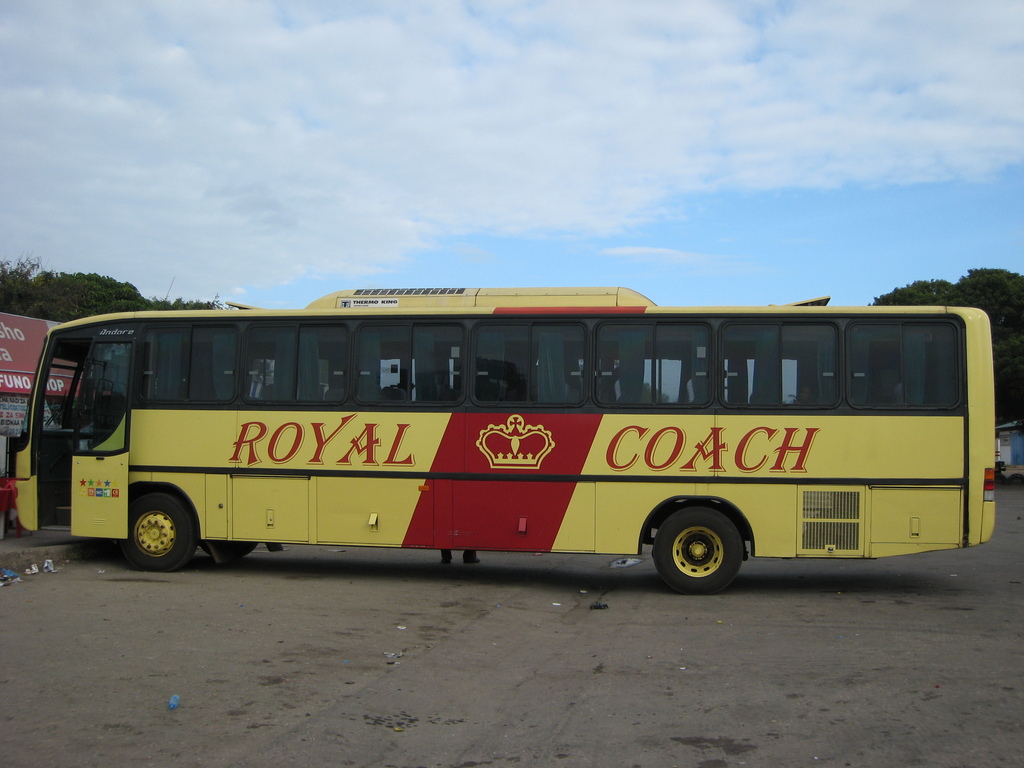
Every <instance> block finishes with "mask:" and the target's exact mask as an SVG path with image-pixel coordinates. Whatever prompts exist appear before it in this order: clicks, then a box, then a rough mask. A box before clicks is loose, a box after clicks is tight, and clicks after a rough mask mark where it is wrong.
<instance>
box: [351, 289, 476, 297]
mask: <svg viewBox="0 0 1024 768" xmlns="http://www.w3.org/2000/svg"><path fill="white" fill-rule="evenodd" d="M465 292H466V289H465V288H360V289H359V290H358V291H356V292H355V293H354V294H353V295H354V296H461V295H462V294H464V293H465Z"/></svg>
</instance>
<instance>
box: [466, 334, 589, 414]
mask: <svg viewBox="0 0 1024 768" xmlns="http://www.w3.org/2000/svg"><path fill="white" fill-rule="evenodd" d="M584 347H585V342H584V331H583V327H582V326H579V325H568V324H565V325H562V324H559V325H539V324H538V325H535V326H532V327H531V326H528V325H484V326H481V327H480V329H479V330H478V331H477V337H476V355H477V356H476V385H475V393H476V399H477V400H479V401H481V402H485V403H525V402H534V403H545V404H553V403H560V404H563V405H571V404H574V403H579V402H581V401H582V399H583V396H584V391H583V390H584V386H583V381H584V376H583V365H584Z"/></svg>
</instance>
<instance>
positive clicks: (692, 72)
mask: <svg viewBox="0 0 1024 768" xmlns="http://www.w3.org/2000/svg"><path fill="white" fill-rule="evenodd" d="M1021 30H1024V6H1022V5H1021V4H1020V3H1019V2H1015V0H1005V2H1004V1H1001V0H986V1H984V2H979V3H971V4H965V3H961V2H958V1H954V0H860V1H859V2H858V1H855V0H846V1H845V2H829V3H820V2H814V1H812V0H803V1H802V2H801V1H796V2H769V1H768V0H749V1H747V2H742V1H737V2H729V3H723V2H717V1H713V0H691V1H690V2H687V3H675V2H659V1H657V0H650V1H648V2H630V3H623V2H618V0H591V1H590V2H587V3H579V2H568V1H566V2H532V3H513V2H502V3H463V2H455V1H454V0H447V1H445V0H430V1H429V2H427V1H426V0H424V1H423V2H420V3H406V2H390V3H389V2H383V3H345V4H339V5H337V6H336V7H335V6H334V5H333V4H327V5H322V4H319V3H315V2H309V3H302V2H291V3H287V4H280V5H279V4H276V3H273V2H269V1H267V0H264V1H261V2H255V1H254V2H242V1H241V0H229V1H227V2H218V3H210V2H207V1H206V0H192V1H191V2H188V1H186V0H180V1H175V2H172V1H171V0H163V1H161V0H150V2H139V3H130V4H129V3H121V2H106V3H90V4H80V3H75V2H57V0H51V1H50V2H47V3H21V4H4V6H3V7H0V115H2V116H0V147H2V149H0V153H2V154H0V194H2V196H3V199H4V200H5V204H4V205H3V206H2V208H0V258H3V257H6V258H11V257H16V256H18V255H20V254H22V253H34V254H35V255H37V256H39V257H41V258H43V259H44V261H45V262H47V263H48V265H49V266H51V267H52V268H55V269H66V270H86V271H99V272H102V273H105V274H110V275H114V276H117V277H118V278H120V279H130V280H132V281H133V282H135V283H136V284H137V285H139V287H140V289H142V290H143V292H144V293H146V294H160V295H162V294H163V292H164V291H165V290H166V286H167V285H168V284H169V283H170V281H171V280H172V279H175V281H176V282H175V292H180V293H181V294H182V295H185V296H187V297H199V296H206V295H212V294H213V293H216V292H218V291H219V292H221V293H222V295H223V292H224V290H225V289H223V288H222V286H236V285H243V286H261V285H264V286H265V285H273V284H276V283H282V282H286V281H288V280H293V279H296V278H298V277H301V276H303V275H314V276H316V275H334V276H337V279H338V280H339V281H341V280H349V281H352V280H360V279H363V280H365V279H369V278H372V276H373V275H376V274H380V273H382V272H386V271H387V270H389V269H393V268H396V267H398V266H400V265H401V264H402V263H403V259H404V258H405V254H408V253H410V252H413V251H423V252H425V253H427V254H428V255H427V256H425V257H424V258H429V246H430V244H431V243H432V242H434V241H435V239H436V238H438V237H439V236H446V235H448V236H459V235H468V234H473V233H479V232H489V233H493V234H498V235H503V234H505V235H507V234H519V233H530V234H534V235H537V234H544V233H581V234H586V235H595V234H596V235H599V234H607V233H612V232H616V231H621V230H622V229H624V228H626V227H629V226H631V225H634V224H637V223H639V222H643V221H647V220H650V219H652V218H656V217H659V216H661V215H664V214H665V209H664V206H666V205H669V204H671V202H672V201H673V200H675V199H676V198H677V196H678V195H680V194H686V193H699V192H704V191H709V190H718V189H754V190H763V189H773V188H780V187H835V186H841V185H844V184H867V185H878V184H907V183H915V182H922V181H939V180H951V179H984V178H986V177H988V176H990V175H992V174H994V173H997V172H998V171H999V170H1000V169H1002V168H1004V167H1006V166H1007V165H1012V164H1019V163H1021V162H1022V161H1024V139H1022V137H1024V93H1022V81H1021V78H1020V75H1019V73H1020V72H1022V71H1024V46H1022V44H1021V40H1022V32H1021ZM424 249H428V250H427V251H424ZM663 255H664V254H663ZM673 258H675V259H676V260H677V261H678V260H682V261H684V262H685V258H684V256H680V255H678V254H677V255H676V256H675V257H673Z"/></svg>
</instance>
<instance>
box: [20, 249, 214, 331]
mask: <svg viewBox="0 0 1024 768" xmlns="http://www.w3.org/2000/svg"><path fill="white" fill-rule="evenodd" d="M223 308H224V307H223V305H222V304H221V303H220V301H218V300H217V299H214V300H213V301H186V300H185V299H181V298H178V299H174V300H173V301H170V300H168V299H157V298H151V299H147V298H144V297H143V296H142V294H141V293H139V289H138V288H136V287H135V286H134V285H132V284H131V283H122V282H119V281H117V280H115V279H114V278H112V277H104V276H102V275H97V274H95V273H88V274H87V273H84V272H54V271H52V270H45V269H43V268H42V266H41V265H40V263H39V261H38V260H37V259H32V258H28V257H22V258H20V259H18V260H17V261H8V260H0V312H8V313H10V314H14V315H24V316H26V317H38V318H42V319H43V320H56V321H57V322H62V323H63V322H67V321H68V320H77V319H78V318H80V317H89V316H90V315H102V314H106V313H108V312H141V311H144V310H167V309H223Z"/></svg>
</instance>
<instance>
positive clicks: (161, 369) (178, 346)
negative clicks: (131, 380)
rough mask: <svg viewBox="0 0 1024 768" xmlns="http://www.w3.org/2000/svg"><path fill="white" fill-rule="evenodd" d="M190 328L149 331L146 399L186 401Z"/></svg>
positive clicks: (145, 368)
mask: <svg viewBox="0 0 1024 768" xmlns="http://www.w3.org/2000/svg"><path fill="white" fill-rule="evenodd" d="M188 337H189V330H188V329H187V328H160V329H154V330H149V331H147V332H146V336H145V345H144V348H145V352H144V356H145V363H144V366H145V367H144V369H143V371H142V396H143V397H144V398H145V399H147V400H184V399H185V392H186V391H187V390H186V387H185V384H186V381H187V378H188Z"/></svg>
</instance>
